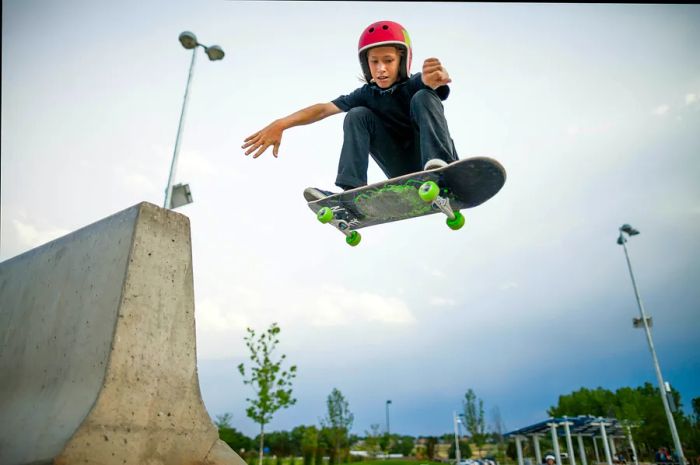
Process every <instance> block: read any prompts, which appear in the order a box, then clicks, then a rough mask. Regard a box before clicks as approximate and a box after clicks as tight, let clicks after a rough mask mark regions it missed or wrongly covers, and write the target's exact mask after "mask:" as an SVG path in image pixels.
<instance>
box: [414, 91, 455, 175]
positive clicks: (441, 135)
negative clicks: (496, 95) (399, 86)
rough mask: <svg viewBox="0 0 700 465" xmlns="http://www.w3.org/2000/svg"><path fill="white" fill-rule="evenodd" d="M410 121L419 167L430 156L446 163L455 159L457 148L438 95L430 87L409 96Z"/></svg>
mask: <svg viewBox="0 0 700 465" xmlns="http://www.w3.org/2000/svg"><path fill="white" fill-rule="evenodd" d="M411 122H412V123H413V127H414V130H415V132H416V136H417V138H418V140H417V141H416V145H418V147H419V149H420V154H421V168H420V169H423V166H424V165H425V163H426V162H427V161H428V160H430V159H432V158H440V159H442V160H444V161H446V162H448V163H451V162H453V161H457V160H458V159H459V158H458V156H457V150H456V149H455V145H454V141H453V140H452V138H451V137H450V131H449V129H448V128H447V120H446V119H445V109H444V107H443V106H442V101H441V100H440V97H438V95H437V94H436V93H435V91H434V90H432V89H422V90H419V91H418V92H416V93H415V94H414V95H413V97H412V98H411Z"/></svg>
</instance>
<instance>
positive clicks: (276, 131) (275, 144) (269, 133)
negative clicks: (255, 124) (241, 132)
mask: <svg viewBox="0 0 700 465" xmlns="http://www.w3.org/2000/svg"><path fill="white" fill-rule="evenodd" d="M283 130H284V128H283V127H282V126H281V125H280V124H278V122H277V121H275V122H273V123H271V124H269V125H268V126H266V127H265V128H264V129H261V130H260V131H258V132H256V133H255V134H251V135H250V136H248V137H246V138H245V140H244V141H243V142H244V143H243V145H242V146H241V148H242V149H246V148H247V149H248V150H246V152H245V154H246V155H250V154H251V153H253V152H255V151H256V150H257V152H255V154H254V155H253V158H258V157H259V156H260V155H262V154H263V152H265V150H267V148H268V147H269V146H271V145H272V155H274V156H275V158H277V152H278V151H279V148H280V144H281V143H282V131H283Z"/></svg>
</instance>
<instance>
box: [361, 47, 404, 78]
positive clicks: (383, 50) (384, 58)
mask: <svg viewBox="0 0 700 465" xmlns="http://www.w3.org/2000/svg"><path fill="white" fill-rule="evenodd" d="M367 62H368V64H369V71H370V73H371V74H372V79H374V82H376V83H377V85H378V86H379V87H381V88H382V89H388V88H389V87H391V86H392V85H393V84H394V83H395V82H396V81H397V79H398V78H399V65H400V64H401V55H400V54H399V51H398V50H396V47H391V46H388V47H375V48H371V49H370V50H369V51H368V52H367Z"/></svg>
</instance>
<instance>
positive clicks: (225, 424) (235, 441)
mask: <svg viewBox="0 0 700 465" xmlns="http://www.w3.org/2000/svg"><path fill="white" fill-rule="evenodd" d="M232 419H233V415H231V414H230V413H224V414H223V415H217V416H216V421H215V422H214V424H215V425H216V427H217V428H218V429H219V439H221V440H222V441H224V442H225V443H226V444H228V445H229V447H231V449H233V450H235V451H236V452H238V453H239V454H241V455H243V453H244V452H246V451H247V450H250V448H251V447H252V445H253V440H252V439H251V438H249V437H248V436H246V435H245V434H243V433H241V432H239V431H238V430H236V428H234V427H233V426H231V420H232Z"/></svg>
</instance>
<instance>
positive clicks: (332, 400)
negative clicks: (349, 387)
mask: <svg viewBox="0 0 700 465" xmlns="http://www.w3.org/2000/svg"><path fill="white" fill-rule="evenodd" d="M326 407H327V409H328V411H327V413H326V416H325V418H324V419H323V420H321V425H322V426H323V427H324V428H325V429H327V430H328V435H329V436H330V443H331V446H332V447H333V463H336V464H338V463H340V460H341V455H343V454H342V451H343V450H344V449H345V448H346V447H348V446H349V444H348V434H349V433H350V429H351V428H352V423H353V421H354V419H355V417H354V415H353V414H352V412H350V409H349V404H348V401H347V400H346V399H345V396H343V393H342V392H340V390H338V389H336V388H333V390H332V391H331V393H330V394H329V395H328V398H327V399H326Z"/></svg>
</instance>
